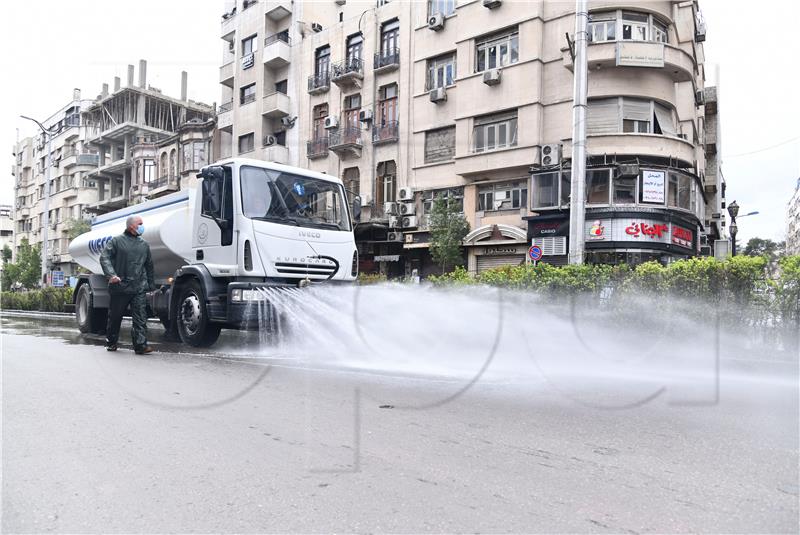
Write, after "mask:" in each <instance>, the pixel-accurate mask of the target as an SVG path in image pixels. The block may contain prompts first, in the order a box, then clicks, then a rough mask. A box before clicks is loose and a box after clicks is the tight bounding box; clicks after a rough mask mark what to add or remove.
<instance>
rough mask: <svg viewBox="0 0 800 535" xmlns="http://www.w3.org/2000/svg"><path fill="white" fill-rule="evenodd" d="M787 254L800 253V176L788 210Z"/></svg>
mask: <svg viewBox="0 0 800 535" xmlns="http://www.w3.org/2000/svg"><path fill="white" fill-rule="evenodd" d="M786 254H787V255H800V178H798V179H797V185H796V186H795V188H794V194H793V195H792V198H791V199H790V200H789V205H788V206H787V210H786Z"/></svg>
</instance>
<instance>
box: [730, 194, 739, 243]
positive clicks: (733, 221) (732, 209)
mask: <svg viewBox="0 0 800 535" xmlns="http://www.w3.org/2000/svg"><path fill="white" fill-rule="evenodd" d="M728 214H730V216H731V230H730V232H731V256H736V233H737V232H739V227H738V226H736V216H737V215H739V205H738V204H736V201H733V202H732V203H730V204H729V205H728Z"/></svg>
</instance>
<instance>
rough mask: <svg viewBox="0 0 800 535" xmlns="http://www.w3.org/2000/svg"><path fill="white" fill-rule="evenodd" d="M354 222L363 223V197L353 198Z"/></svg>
mask: <svg viewBox="0 0 800 535" xmlns="http://www.w3.org/2000/svg"><path fill="white" fill-rule="evenodd" d="M353 221H361V197H359V196H358V195H356V196H355V197H353Z"/></svg>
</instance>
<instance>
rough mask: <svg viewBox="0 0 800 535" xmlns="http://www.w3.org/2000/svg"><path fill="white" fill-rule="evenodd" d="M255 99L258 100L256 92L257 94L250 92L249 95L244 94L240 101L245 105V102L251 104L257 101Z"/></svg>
mask: <svg viewBox="0 0 800 535" xmlns="http://www.w3.org/2000/svg"><path fill="white" fill-rule="evenodd" d="M255 101H256V94H255V93H250V94H249V95H245V96H243V97H242V98H241V99H240V100H239V103H240V104H241V105H242V106H244V105H245V104H250V103H251V102H255Z"/></svg>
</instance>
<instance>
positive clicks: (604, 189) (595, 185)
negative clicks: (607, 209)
mask: <svg viewBox="0 0 800 535" xmlns="http://www.w3.org/2000/svg"><path fill="white" fill-rule="evenodd" d="M610 180H611V170H610V169H587V170H586V204H611V199H610V197H609V193H610Z"/></svg>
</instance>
